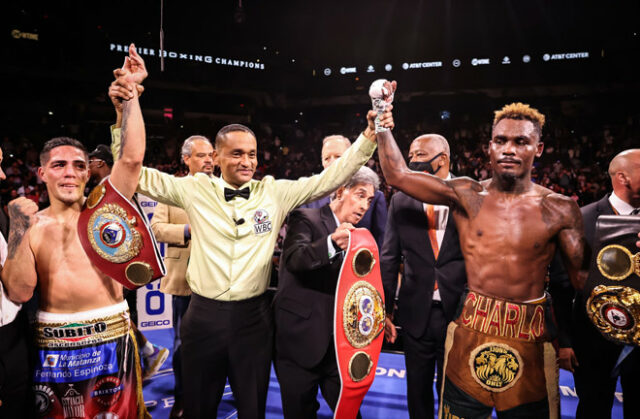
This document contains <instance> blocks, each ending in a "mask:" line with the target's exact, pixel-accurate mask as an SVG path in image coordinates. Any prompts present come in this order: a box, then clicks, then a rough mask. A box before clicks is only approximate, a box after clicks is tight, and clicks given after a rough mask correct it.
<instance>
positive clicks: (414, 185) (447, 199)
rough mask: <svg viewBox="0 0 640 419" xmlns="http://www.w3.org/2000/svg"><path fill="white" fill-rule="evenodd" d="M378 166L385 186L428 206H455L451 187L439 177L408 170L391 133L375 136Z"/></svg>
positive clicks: (455, 198) (455, 201)
mask: <svg viewBox="0 0 640 419" xmlns="http://www.w3.org/2000/svg"><path fill="white" fill-rule="evenodd" d="M376 138H377V141H378V155H379V157H380V166H381V168H382V172H383V173H384V177H385V179H386V180H387V184H389V185H391V186H393V187H394V188H397V189H399V190H401V191H402V192H404V193H406V194H407V195H409V196H411V197H413V198H415V199H417V200H418V201H422V202H428V203H430V204H441V205H449V206H452V205H456V204H457V201H458V197H457V196H456V194H455V192H454V190H453V188H452V187H451V185H450V184H449V183H447V182H445V181H444V180H442V179H440V178H439V177H436V176H432V175H428V174H426V173H421V172H414V171H412V170H409V168H408V167H407V164H406V163H405V161H404V158H403V157H402V153H401V152H400V149H399V148H398V144H396V141H395V140H394V138H393V134H391V131H383V132H380V133H378V134H376Z"/></svg>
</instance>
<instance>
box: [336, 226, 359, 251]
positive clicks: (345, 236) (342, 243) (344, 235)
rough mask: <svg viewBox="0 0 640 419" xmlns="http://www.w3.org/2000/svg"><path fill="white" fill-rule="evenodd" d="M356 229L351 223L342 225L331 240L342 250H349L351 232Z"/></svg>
mask: <svg viewBox="0 0 640 419" xmlns="http://www.w3.org/2000/svg"><path fill="white" fill-rule="evenodd" d="M354 228H355V227H354V226H353V225H352V224H351V223H342V224H340V225H339V226H338V228H336V231H334V232H333V234H331V240H333V241H334V242H335V243H336V244H337V245H338V246H339V247H340V248H341V249H342V250H347V246H349V230H353V229H354Z"/></svg>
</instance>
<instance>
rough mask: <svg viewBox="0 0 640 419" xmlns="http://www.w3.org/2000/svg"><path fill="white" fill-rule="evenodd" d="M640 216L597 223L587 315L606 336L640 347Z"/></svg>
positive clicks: (607, 217)
mask: <svg viewBox="0 0 640 419" xmlns="http://www.w3.org/2000/svg"><path fill="white" fill-rule="evenodd" d="M638 231H640V217H638V216H619V215H603V216H600V217H598V221H597V223H596V240H597V244H596V246H595V249H593V252H594V253H593V256H594V257H592V259H593V261H592V263H591V268H590V270H589V278H588V279H587V282H586V284H585V289H584V295H585V296H587V300H586V302H583V303H584V304H586V310H587V315H588V316H589V318H590V319H591V321H592V322H593V324H594V325H595V326H596V329H598V330H599V331H600V333H602V335H603V336H604V337H605V338H607V339H609V340H611V341H614V342H617V343H623V344H627V345H636V346H640V253H639V252H638V248H637V247H636V241H637V240H638Z"/></svg>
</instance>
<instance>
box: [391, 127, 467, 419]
mask: <svg viewBox="0 0 640 419" xmlns="http://www.w3.org/2000/svg"><path fill="white" fill-rule="evenodd" d="M449 161H450V151H449V143H448V142H447V140H446V139H445V138H444V137H442V136H441V135H437V134H425V135H421V136H419V137H418V138H416V139H415V140H413V142H412V143H411V147H410V148H409V168H410V169H411V170H414V171H419V172H426V173H429V174H432V175H435V176H437V177H439V178H441V179H445V180H447V179H451V173H450V172H449ZM449 218H450V214H449V207H447V206H445V205H430V204H423V203H422V202H420V201H418V200H416V199H414V198H411V197H410V196H408V195H406V194H404V193H403V192H397V193H396V194H395V195H393V198H392V199H391V205H390V207H389V216H388V218H387V226H386V234H385V240H384V245H383V247H382V252H381V273H382V282H383V284H384V290H385V300H386V301H387V304H386V307H387V319H386V327H385V337H386V339H387V340H388V341H389V342H391V343H393V342H395V340H396V337H397V332H396V327H395V325H394V322H395V323H396V324H398V325H399V326H401V327H402V329H403V330H404V333H403V346H404V354H405V361H406V366H407V399H408V407H409V415H410V417H411V418H425V417H433V412H434V397H433V378H434V374H435V373H436V371H437V386H436V388H437V391H438V392H439V391H440V387H441V382H442V367H443V358H444V342H445V336H446V329H447V324H448V323H449V322H450V321H451V320H453V318H454V315H455V311H456V307H457V304H458V300H459V299H460V296H461V295H462V292H463V291H464V287H465V284H466V282H467V276H466V272H465V266H464V260H463V257H462V252H461V251H460V242H459V240H458V232H457V230H456V226H455V224H454V223H453V222H452V221H451V220H450V219H449ZM401 263H404V273H403V275H402V280H401V284H400V289H399V295H398V302H397V305H398V308H397V314H396V316H395V318H394V315H393V306H394V304H393V301H394V297H395V295H396V290H397V286H398V272H399V268H400V264H401Z"/></svg>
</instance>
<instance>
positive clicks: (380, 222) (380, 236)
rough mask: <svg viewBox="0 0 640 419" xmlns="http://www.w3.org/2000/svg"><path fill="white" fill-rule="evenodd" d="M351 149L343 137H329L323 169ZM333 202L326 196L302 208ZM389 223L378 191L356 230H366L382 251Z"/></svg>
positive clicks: (382, 197) (385, 206)
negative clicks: (386, 227) (385, 230)
mask: <svg viewBox="0 0 640 419" xmlns="http://www.w3.org/2000/svg"><path fill="white" fill-rule="evenodd" d="M349 147H351V142H350V141H349V139H348V138H347V137H343V136H342V135H329V136H328V137H325V138H324V139H323V140H322V151H321V160H322V167H323V168H324V169H326V168H327V167H329V165H330V164H331V163H333V162H334V161H335V160H337V159H339V158H340V156H342V154H343V153H344V152H345V150H346V149H347V148H349ZM329 202H331V197H329V196H325V197H324V198H320V199H318V200H317V201H312V202H309V203H306V204H303V205H300V208H322V207H324V206H325V205H327V204H328V203H329ZM386 222H387V201H386V200H385V198H384V194H383V193H382V191H376V195H375V196H374V198H373V202H372V203H371V206H370V207H369V209H368V210H367V212H366V213H365V214H364V216H363V217H362V219H361V220H360V221H359V222H358V224H357V225H356V228H358V227H361V228H366V229H367V230H369V231H370V232H371V234H372V235H373V238H374V239H376V244H377V245H378V249H382V243H383V242H384V229H385V224H386Z"/></svg>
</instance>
